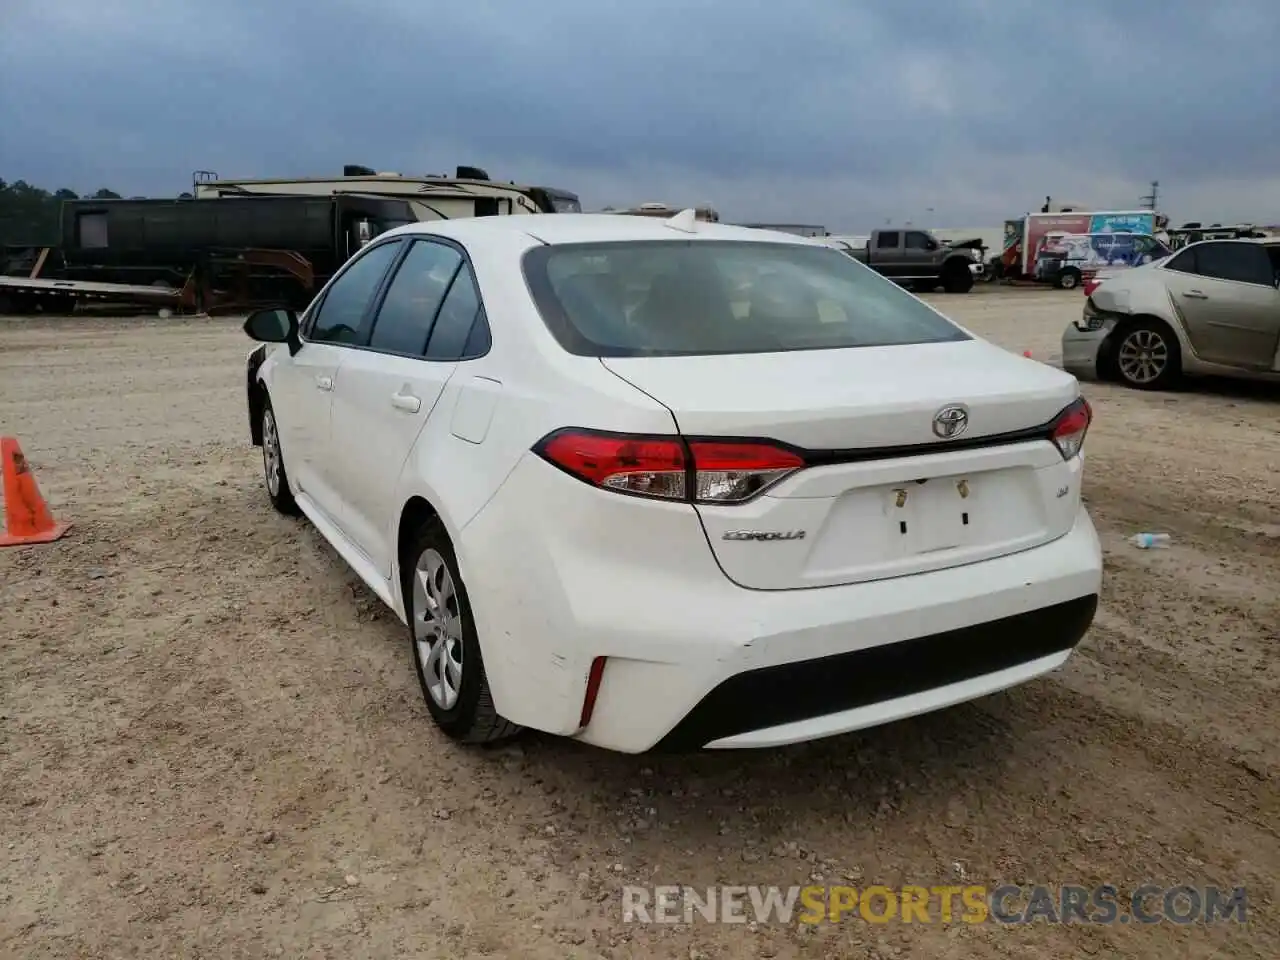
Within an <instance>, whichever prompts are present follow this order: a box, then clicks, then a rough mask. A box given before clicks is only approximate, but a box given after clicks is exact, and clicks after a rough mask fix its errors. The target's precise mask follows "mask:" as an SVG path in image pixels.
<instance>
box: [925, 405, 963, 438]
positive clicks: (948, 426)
mask: <svg viewBox="0 0 1280 960" xmlns="http://www.w3.org/2000/svg"><path fill="white" fill-rule="evenodd" d="M967 426H969V411H968V410H966V409H965V408H964V407H962V406H961V405H960V404H953V405H952V406H949V407H943V408H942V409H941V410H939V411H938V412H937V413H935V414H934V415H933V433H934V436H937V437H940V438H941V439H943V440H954V439H955V438H956V437H958V436H960V434H962V433H964V429H965V427H967Z"/></svg>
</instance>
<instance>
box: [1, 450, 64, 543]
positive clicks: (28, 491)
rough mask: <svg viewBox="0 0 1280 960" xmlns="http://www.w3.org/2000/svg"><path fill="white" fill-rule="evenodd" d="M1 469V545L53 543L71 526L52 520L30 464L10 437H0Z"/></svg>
mask: <svg viewBox="0 0 1280 960" xmlns="http://www.w3.org/2000/svg"><path fill="white" fill-rule="evenodd" d="M0 471H2V472H3V475H4V524H5V529H4V532H2V533H0V547H18V546H22V545H23V544H27V543H52V542H53V541H54V540H57V539H58V538H59V537H61V536H62V535H63V534H64V533H66V532H67V531H68V530H69V529H71V524H69V523H54V522H53V516H52V514H50V513H49V505H48V504H47V503H45V502H44V497H42V496H40V488H39V487H37V486H36V478H35V475H34V474H33V473H32V472H31V466H30V464H28V463H27V458H26V457H24V456H23V455H22V448H21V447H20V446H18V441H17V440H16V439H15V438H13V437H0Z"/></svg>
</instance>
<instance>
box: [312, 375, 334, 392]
mask: <svg viewBox="0 0 1280 960" xmlns="http://www.w3.org/2000/svg"><path fill="white" fill-rule="evenodd" d="M316 389H317V390H332V389H333V377H316Z"/></svg>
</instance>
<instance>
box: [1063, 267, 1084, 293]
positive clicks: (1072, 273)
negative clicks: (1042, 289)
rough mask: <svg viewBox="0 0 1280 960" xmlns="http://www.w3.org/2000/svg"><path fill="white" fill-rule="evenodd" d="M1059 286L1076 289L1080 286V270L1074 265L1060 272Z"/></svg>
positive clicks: (1064, 288) (1065, 288)
mask: <svg viewBox="0 0 1280 960" xmlns="http://www.w3.org/2000/svg"><path fill="white" fill-rule="evenodd" d="M1058 286H1059V288H1061V289H1063V290H1074V289H1075V288H1076V287H1078V286H1080V271H1079V270H1076V269H1075V268H1074V267H1068V268H1067V269H1066V270H1063V271H1062V273H1060V274H1058Z"/></svg>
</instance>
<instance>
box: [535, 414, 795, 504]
mask: <svg viewBox="0 0 1280 960" xmlns="http://www.w3.org/2000/svg"><path fill="white" fill-rule="evenodd" d="M534 451H535V452H536V453H537V454H538V455H539V456H541V457H542V458H543V459H544V460H547V461H549V462H550V463H553V464H555V465H556V466H557V467H559V468H560V469H562V470H564V471H565V472H567V473H570V474H572V475H573V476H575V477H577V478H578V479H579V480H582V481H584V482H586V483H589V484H591V485H592V486H596V487H600V488H602V489H605V490H615V491H617V492H619V493H630V494H635V495H638V496H644V497H657V498H659V499H663V500H685V501H692V502H697V503H741V502H743V501H745V500H750V499H751V498H752V497H754V496H756V494H758V493H760V492H761V491H763V490H765V489H767V488H768V487H771V486H773V485H774V484H775V483H777V482H778V481H779V480H781V479H782V478H783V477H785V476H787V475H788V474H790V473H792V472H793V471H796V470H799V469H800V468H802V467H803V466H804V465H805V464H804V459H803V458H802V457H800V456H799V455H797V454H795V453H793V452H791V451H790V450H785V449H783V448H781V447H777V446H774V445H773V444H769V443H761V442H760V441H737V440H689V441H686V440H685V439H684V438H682V437H642V436H633V435H629V434H617V433H600V432H596V431H591V430H559V431H556V432H555V433H553V434H550V435H549V436H547V437H546V438H544V439H543V440H542V441H541V442H540V443H539V444H538V445H537V446H535V447H534Z"/></svg>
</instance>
